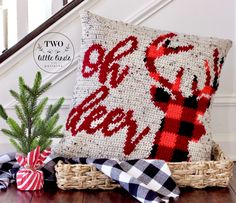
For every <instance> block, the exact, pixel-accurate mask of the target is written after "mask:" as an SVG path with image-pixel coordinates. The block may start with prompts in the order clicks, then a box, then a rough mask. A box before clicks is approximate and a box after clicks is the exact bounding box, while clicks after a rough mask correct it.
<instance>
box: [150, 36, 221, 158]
mask: <svg viewBox="0 0 236 203" xmlns="http://www.w3.org/2000/svg"><path fill="white" fill-rule="evenodd" d="M174 36H175V34H173V33H169V34H166V35H163V36H160V37H158V38H157V39H156V40H155V41H154V42H153V43H152V44H151V45H150V47H148V49H147V50H146V59H147V60H146V67H147V69H148V70H149V72H150V77H151V78H153V79H154V80H155V81H157V82H158V83H159V84H160V85H161V86H160V85H159V86H158V87H157V86H155V85H153V86H152V87H151V89H150V93H151V95H152V101H153V102H154V105H155V106H157V107H158V108H160V109H161V110H162V111H163V112H164V113H165V117H164V118H163V120H162V123H161V128H160V129H159V131H158V132H157V133H156V137H155V139H154V145H153V149H152V152H151V155H150V158H156V159H163V160H165V161H185V160H187V159H188V144H189V141H195V142H196V141H198V140H199V139H200V138H201V137H202V135H204V134H205V133H206V130H205V126H204V125H203V123H202V122H201V121H200V120H199V116H203V115H204V113H205V112H206V109H207V108H208V106H209V105H210V98H211V95H212V94H213V93H214V92H215V91H216V89H217V87H218V76H219V74H220V70H221V67H222V64H223V60H221V62H220V64H219V63H218V62H219V58H218V55H219V52H218V50H217V49H215V50H214V53H213V57H214V72H215V78H214V80H213V84H212V85H211V84H210V81H211V75H210V68H209V64H208V61H205V64H204V66H205V70H206V81H205V86H204V87H203V89H199V88H198V80H197V77H196V76H194V79H193V82H192V88H191V89H192V95H191V96H189V97H184V96H183V95H182V93H181V90H180V84H181V79H182V76H183V71H184V69H183V68H182V67H181V68H180V70H179V71H178V72H177V75H176V80H175V81H174V83H170V82H169V81H168V80H167V79H165V78H164V77H162V76H161V75H160V74H159V73H158V72H157V70H156V67H155V63H154V62H155V60H156V59H158V58H160V57H162V56H163V55H169V54H177V53H179V52H181V51H185V52H186V51H188V50H191V49H193V46H192V45H188V46H181V47H176V48H172V47H170V46H169V44H170V38H172V37H174ZM161 43H162V44H161ZM164 87H165V88H167V89H168V90H169V91H170V92H171V94H170V93H169V92H167V91H166V89H164Z"/></svg>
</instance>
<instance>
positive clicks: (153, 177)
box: [0, 153, 180, 203]
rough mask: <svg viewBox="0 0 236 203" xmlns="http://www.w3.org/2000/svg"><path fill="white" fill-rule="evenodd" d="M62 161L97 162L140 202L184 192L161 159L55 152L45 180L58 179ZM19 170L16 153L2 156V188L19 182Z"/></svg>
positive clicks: (49, 159) (98, 165)
mask: <svg viewBox="0 0 236 203" xmlns="http://www.w3.org/2000/svg"><path fill="white" fill-rule="evenodd" d="M59 160H62V161H64V162H65V163H70V164H76V163H82V164H93V165H94V166H95V167H96V168H97V169H98V170H100V171H101V172H103V173H104V174H106V175H107V176H109V177H110V178H111V179H113V180H115V181H116V182H118V183H119V184H120V185H121V187H123V188H124V189H125V190H127V191H128V192H129V193H130V194H131V195H132V196H133V197H135V198H136V199H137V200H139V201H140V202H145V203H148V202H154V203H157V202H168V201H169V198H177V197H178V196H179V193H180V192H179V189H178V187H177V186H176V184H175V182H174V180H173V179H172V178H171V173H170V170H169V168H168V165H167V164H166V163H165V162H164V161H161V160H150V159H135V160H129V161H121V162H119V161H117V160H113V159H90V158H75V159H65V158H62V157H53V156H52V155H51V156H50V157H48V158H47V160H46V162H45V165H44V167H42V168H41V170H42V171H43V173H44V178H45V181H56V178H55V171H54V166H55V165H56V164H57V162H58V161H59ZM18 170H19V165H18V163H17V162H16V160H15V153H10V154H4V155H1V156H0V189H6V188H7V187H8V185H9V183H11V182H14V181H15V175H16V173H17V171H18Z"/></svg>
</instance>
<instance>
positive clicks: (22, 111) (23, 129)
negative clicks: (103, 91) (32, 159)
mask: <svg viewBox="0 0 236 203" xmlns="http://www.w3.org/2000/svg"><path fill="white" fill-rule="evenodd" d="M50 86H51V83H46V84H42V75H41V73H40V72H37V74H36V76H35V79H34V82H33V86H32V87H30V86H29V85H27V84H26V83H25V81H24V79H23V78H22V77H19V91H18V92H17V91H15V90H10V94H11V95H12V96H13V97H14V98H15V99H16V101H17V102H18V103H17V104H16V105H15V112H16V116H17V118H18V120H19V122H17V121H16V120H14V119H13V118H10V117H8V115H7V113H6V111H5V109H4V108H3V106H2V105H0V117H1V118H3V119H4V120H5V121H6V123H7V124H8V126H9V129H5V128H4V129H1V131H2V132H3V133H4V134H5V135H7V136H8V137H9V138H10V139H9V140H10V142H11V143H12V145H13V146H14V147H15V148H16V150H17V151H19V152H21V153H23V154H25V155H26V154H27V153H28V152H30V151H31V150H33V149H35V148H36V147H37V146H40V147H41V151H43V150H44V149H46V148H47V147H49V146H50V145H51V143H52V138H54V137H62V136H63V134H62V132H61V129H62V126H61V125H58V121H59V114H58V111H59V110H60V108H61V106H62V104H63V102H64V98H60V99H59V100H58V101H57V102H56V103H55V104H51V105H49V107H48V108H47V111H46V112H45V116H44V117H43V116H42V115H43V114H44V111H45V108H46V105H47V102H48V98H47V97H46V98H42V99H40V98H39V97H40V96H41V95H42V94H43V93H45V92H46V91H47V90H48V89H49V88H50Z"/></svg>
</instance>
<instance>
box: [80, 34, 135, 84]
mask: <svg viewBox="0 0 236 203" xmlns="http://www.w3.org/2000/svg"><path fill="white" fill-rule="evenodd" d="M126 46H128V48H126ZM137 46H138V41H137V38H136V37H134V36H129V37H128V38H126V39H125V40H123V41H120V42H119V43H118V44H117V45H116V46H115V47H114V48H113V49H112V50H111V51H109V52H108V54H107V55H105V49H104V48H103V47H102V45H100V44H93V45H92V46H91V47H89V49H88V50H87V51H86V52H85V55H84V60H83V66H82V75H83V77H85V78H88V77H91V76H92V75H93V74H94V73H95V72H97V71H98V70H99V76H98V78H99V82H100V83H102V84H105V82H106V81H107V79H108V75H109V74H111V77H110V81H109V84H110V85H111V87H112V88H116V87H117V86H118V85H119V84H120V83H121V82H122V81H123V80H124V78H125V76H126V75H127V74H128V71H129V66H128V65H126V66H125V67H124V68H123V69H121V70H119V68H120V65H119V64H118V63H117V62H118V61H119V60H120V59H122V58H123V57H125V56H127V55H128V54H131V53H133V51H134V50H136V49H137ZM123 49H124V50H123ZM119 51H120V52H121V53H119ZM93 52H97V55H98V57H97V60H96V62H94V63H92V62H91V61H90V57H91V54H92V53H93ZM87 68H89V71H88V70H87Z"/></svg>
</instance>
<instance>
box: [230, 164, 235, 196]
mask: <svg viewBox="0 0 236 203" xmlns="http://www.w3.org/2000/svg"><path fill="white" fill-rule="evenodd" d="M230 187H231V188H232V190H233V191H234V193H235V195H236V164H235V163H234V173H233V178H232V180H231V181H230Z"/></svg>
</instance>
